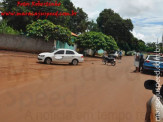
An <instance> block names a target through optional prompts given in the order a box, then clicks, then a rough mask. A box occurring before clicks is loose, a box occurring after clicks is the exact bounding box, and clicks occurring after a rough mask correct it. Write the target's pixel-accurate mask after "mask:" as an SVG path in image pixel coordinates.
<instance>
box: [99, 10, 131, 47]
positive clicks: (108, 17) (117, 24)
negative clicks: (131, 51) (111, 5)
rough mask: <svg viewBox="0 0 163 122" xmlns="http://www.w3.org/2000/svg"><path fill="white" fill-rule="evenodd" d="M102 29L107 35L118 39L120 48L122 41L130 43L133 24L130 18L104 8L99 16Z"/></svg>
mask: <svg viewBox="0 0 163 122" xmlns="http://www.w3.org/2000/svg"><path fill="white" fill-rule="evenodd" d="M97 24H98V26H99V28H100V31H101V32H103V33H104V34H106V35H111V36H113V37H114V39H115V40H116V41H117V43H118V45H119V46H120V48H123V46H121V43H126V44H127V45H129V43H130V41H131V32H130V31H132V30H133V24H132V22H131V20H130V19H123V18H122V17H120V15H119V14H118V13H115V12H114V11H113V10H111V9H104V10H103V11H102V12H101V13H100V15H99V17H98V18H97Z"/></svg>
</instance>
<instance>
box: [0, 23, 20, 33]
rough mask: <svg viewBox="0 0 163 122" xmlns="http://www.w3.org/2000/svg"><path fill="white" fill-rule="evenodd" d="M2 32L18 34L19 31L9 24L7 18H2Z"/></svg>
mask: <svg viewBox="0 0 163 122" xmlns="http://www.w3.org/2000/svg"><path fill="white" fill-rule="evenodd" d="M0 33H3V34H12V35H18V34H19V31H16V30H14V29H13V28H11V27H10V26H8V25H7V21H6V20H1V21H0Z"/></svg>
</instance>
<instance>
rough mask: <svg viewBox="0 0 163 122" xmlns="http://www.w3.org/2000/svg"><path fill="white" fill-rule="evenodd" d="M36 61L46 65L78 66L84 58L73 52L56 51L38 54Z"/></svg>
mask: <svg viewBox="0 0 163 122" xmlns="http://www.w3.org/2000/svg"><path fill="white" fill-rule="evenodd" d="M38 61H39V62H43V63H46V64H51V63H52V62H54V63H69V64H73V65H78V63H80V62H83V61H84V57H83V55H82V54H79V53H77V52H76V51H74V50H70V49H58V50H55V51H53V52H49V53H40V54H39V55H38Z"/></svg>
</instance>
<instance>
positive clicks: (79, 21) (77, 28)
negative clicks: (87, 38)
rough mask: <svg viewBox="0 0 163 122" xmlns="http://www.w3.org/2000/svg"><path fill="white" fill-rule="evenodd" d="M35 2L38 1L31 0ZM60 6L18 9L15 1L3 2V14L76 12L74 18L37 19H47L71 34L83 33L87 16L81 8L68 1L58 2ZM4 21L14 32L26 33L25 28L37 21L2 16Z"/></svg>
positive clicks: (34, 18)
mask: <svg viewBox="0 0 163 122" xmlns="http://www.w3.org/2000/svg"><path fill="white" fill-rule="evenodd" d="M19 1H21V2H29V3H30V2H31V0H19ZM32 1H35V2H37V1H38V0H32ZM39 1H40V2H45V0H39ZM55 1H56V0H46V2H55ZM58 2H61V6H58V7H57V6H55V7H54V6H47V7H46V6H39V7H38V6H36V7H30V6H29V7H28V6H26V7H20V6H17V0H4V2H3V6H4V8H3V11H5V12H57V11H58V12H69V13H71V12H72V10H74V11H75V12H77V15H76V16H72V17H70V16H60V17H55V16H49V17H48V18H46V16H40V17H39V19H41V20H44V19H48V20H50V21H51V22H52V23H53V24H55V25H61V26H63V27H67V28H69V29H70V30H71V31H72V32H74V33H76V34H78V33H83V32H85V30H86V29H87V21H88V15H87V14H86V13H85V12H84V11H83V10H82V8H75V6H74V5H73V3H72V2H71V1H70V0H59V1H58ZM3 18H4V19H7V20H8V24H9V25H10V26H12V27H13V28H14V29H16V30H23V31H24V32H25V31H26V26H27V25H28V24H31V23H32V21H37V20H38V18H37V17H36V16H3Z"/></svg>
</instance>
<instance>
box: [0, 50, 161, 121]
mask: <svg viewBox="0 0 163 122" xmlns="http://www.w3.org/2000/svg"><path fill="white" fill-rule="evenodd" d="M133 71H134V66H133V57H123V60H122V62H121V63H118V62H117V65H116V66H115V67H113V66H105V65H103V64H102V62H101V60H100V59H94V58H86V59H85V62H84V63H82V64H80V65H78V66H71V65H65V64H64V65H45V64H39V63H37V55H34V54H28V53H18V52H7V51H0V122H144V116H145V111H146V102H147V100H148V99H149V98H150V97H151V96H152V93H151V91H147V90H145V89H144V86H143V85H144V81H145V80H147V79H155V76H153V75H146V74H142V73H133ZM161 80H162V78H161ZM161 82H162V81H161Z"/></svg>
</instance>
